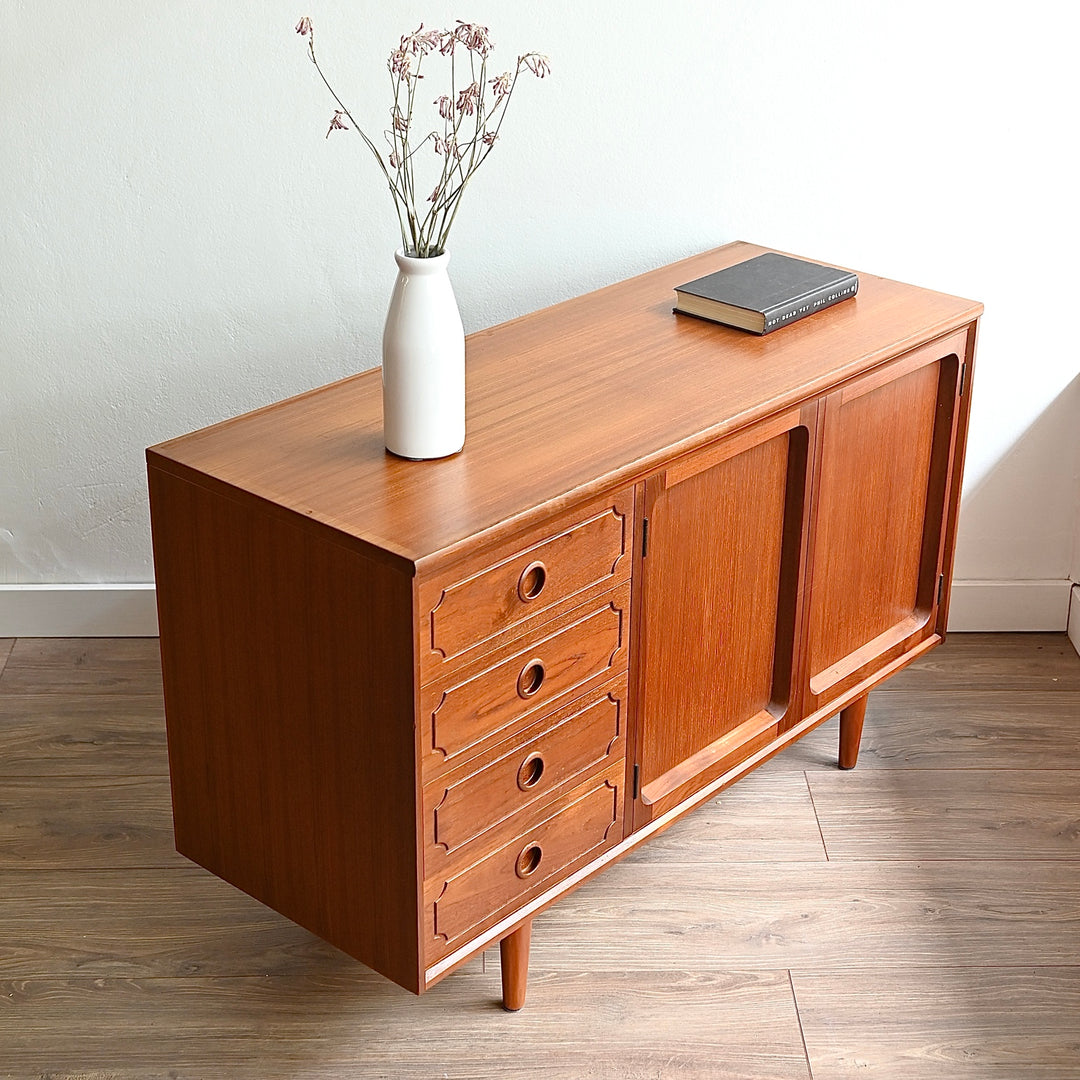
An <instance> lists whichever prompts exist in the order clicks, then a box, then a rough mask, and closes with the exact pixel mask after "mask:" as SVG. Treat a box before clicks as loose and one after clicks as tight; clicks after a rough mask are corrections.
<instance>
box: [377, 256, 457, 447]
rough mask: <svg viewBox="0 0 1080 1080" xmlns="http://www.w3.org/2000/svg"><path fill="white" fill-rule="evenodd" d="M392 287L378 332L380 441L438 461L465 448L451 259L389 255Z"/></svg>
mask: <svg viewBox="0 0 1080 1080" xmlns="http://www.w3.org/2000/svg"><path fill="white" fill-rule="evenodd" d="M394 258H395V259H396V260H397V264H398V276H397V281H396V282H395V284H394V292H393V295H392V296H391V297H390V310H389V311H388V312H387V313H386V326H385V327H384V329H383V349H382V356H383V360H382V392H383V440H384V442H385V443H386V448H387V450H389V451H390V452H391V453H394V454H397V455H399V456H400V457H405V458H415V459H423V458H441V457H447V456H448V455H450V454H456V453H457V452H458V451H459V450H460V449H461V448H462V446H464V445H465V330H464V328H463V327H462V325H461V313H460V312H459V311H458V306H457V300H456V299H455V298H454V290H453V287H452V286H451V285H450V277H449V275H448V274H447V272H446V267H447V264H448V263H449V262H450V256H449V255H447V254H445V253H444V254H442V255H436V256H435V257H434V258H431V259H417V258H413V257H412V256H409V255H405V254H403V253H402V252H401V251H397V252H395V253H394Z"/></svg>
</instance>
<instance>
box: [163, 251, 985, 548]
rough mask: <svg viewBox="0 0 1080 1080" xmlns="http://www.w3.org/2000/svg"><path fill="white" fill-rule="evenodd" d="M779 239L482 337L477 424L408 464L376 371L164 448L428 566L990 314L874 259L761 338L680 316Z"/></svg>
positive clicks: (476, 341)
mask: <svg viewBox="0 0 1080 1080" xmlns="http://www.w3.org/2000/svg"><path fill="white" fill-rule="evenodd" d="M764 250H766V249H764V248H760V247H757V246H755V245H753V244H746V243H735V244H728V245H726V246H725V247H723V248H718V249H716V250H715V251H711V252H706V253H704V254H702V255H697V256H695V257H693V258H690V259H686V260H683V261H682V262H678V263H674V264H672V265H671V266H666V267H663V268H661V269H659V270H654V271H652V272H650V273H647V274H643V275H641V276H640V277H637V278H633V279H631V280H629V281H625V282H620V283H619V284H617V285H612V286H609V287H608V288H605V289H601V290H599V291H597V292H595V293H590V294H589V295H587V296H583V297H577V298H576V299H573V300H567V301H565V302H564V303H561V304H556V305H555V306H554V307H551V308H547V309H545V310H544V311H540V312H536V313H535V314H532V315H528V316H525V317H523V318H520V319H516V320H514V321H512V322H509V323H506V324H504V325H502V326H497V327H493V328H492V329H490V330H484V331H481V332H479V333H476V334H471V335H470V336H469V339H468V341H467V343H466V370H467V378H468V398H467V402H468V403H467V412H468V415H467V437H466V444H465V449H464V450H463V451H462V452H461V453H460V454H458V455H456V456H455V457H451V458H447V459H444V460H442V461H437V462H409V461H404V460H401V459H399V458H395V457H393V456H391V455H390V454H388V453H387V452H386V451H385V450H384V449H383V444H382V419H381V398H380V383H379V373H378V371H370V372H365V373H363V374H361V375H357V376H353V377H351V378H349V379H345V380H343V381H341V382H338V383H334V384H332V385H331V386H328V387H321V388H319V389H316V390H312V391H309V392H308V393H307V394H303V395H300V396H299V397H297V398H293V399H290V400H289V401H285V402H281V403H278V404H275V405H271V406H268V407H266V408H265V409H261V410H258V411H256V412H253V413H249V414H247V415H245V416H242V417H238V418H236V419H233V420H228V421H225V422H224V423H222V424H218V425H216V426H214V427H211V428H207V429H205V430H204V431H202V432H198V433H195V434H193V435H187V436H184V437H182V438H179V439H175V440H172V441H171V442H168V443H164V444H162V445H160V446H158V447H155V448H153V449H152V450H151V451H150V461H151V463H152V464H154V465H156V466H157V467H159V468H162V469H168V470H170V471H176V472H179V473H181V474H182V475H185V476H187V477H188V478H190V479H194V480H196V481H198V482H200V483H204V484H208V485H211V486H215V487H219V486H221V485H227V486H228V487H229V489H231V491H232V493H233V496H234V497H236V498H240V499H250V498H258V499H260V500H263V501H265V502H266V503H267V504H269V506H270V508H271V510H272V512H277V513H284V514H286V515H287V516H288V517H289V518H290V519H292V517H293V516H294V515H295V516H296V517H297V518H298V519H299V520H300V521H301V523H306V524H307V525H308V526H309V527H312V528H316V527H318V526H324V527H327V528H329V530H331V534H332V535H333V536H334V537H336V538H337V539H338V542H341V543H348V544H353V545H357V546H359V547H362V548H364V549H365V550H368V552H369V553H370V554H372V555H373V556H375V557H378V558H391V559H393V558H395V557H396V558H398V559H400V560H403V561H406V562H415V563H417V564H418V565H420V566H425V565H426V564H427V563H428V562H429V561H430V560H432V559H433V557H434V556H437V555H440V554H441V555H443V556H446V555H449V554H451V553H453V552H454V551H455V550H460V549H462V548H463V546H465V545H468V546H469V547H472V546H474V545H476V544H478V543H482V542H493V541H497V540H499V539H501V538H502V537H504V536H506V535H508V534H509V532H510V531H512V530H514V529H518V528H523V527H524V526H525V525H526V524H527V523H530V522H531V523H535V521H536V520H537V517H538V516H541V515H542V516H544V517H547V516H550V514H551V513H552V511H553V510H554V509H556V508H557V507H558V506H559V505H560V504H561V505H563V506H565V505H568V504H569V503H570V502H571V501H574V502H577V501H580V500H581V499H583V498H585V497H587V496H588V495H590V494H591V493H594V492H597V491H599V490H601V489H602V488H607V487H610V486H612V485H613V484H615V483H618V481H619V480H620V479H623V480H632V479H634V478H637V477H640V476H643V475H644V474H645V473H647V472H648V471H650V470H651V469H654V468H656V467H657V466H658V465H661V464H663V463H664V462H665V461H667V460H669V459H670V458H672V457H674V456H675V455H676V454H677V453H682V452H686V451H689V450H692V449H695V448H696V447H699V446H703V445H705V444H707V443H709V442H711V441H714V440H715V439H716V438H717V437H718V436H720V435H723V434H725V433H727V432H731V431H734V430H736V429H738V428H740V427H743V426H745V425H746V424H748V423H750V422H752V421H754V420H757V419H760V418H763V417H765V416H768V415H770V414H772V413H776V412H779V411H781V410H783V409H784V408H786V407H790V406H792V405H795V404H797V403H798V402H800V401H802V400H805V399H807V398H810V397H813V396H815V395H817V394H819V393H821V392H822V391H823V390H824V389H826V388H828V387H829V386H832V385H835V384H837V383H839V382H841V381H843V380H844V379H845V378H848V377H850V376H852V375H855V374H859V373H861V372H863V371H865V370H867V369H869V368H872V367H874V366H875V365H876V364H879V363H881V362H882V361H884V360H886V359H889V358H890V357H892V356H896V355H898V354H900V353H902V352H904V351H905V350H906V349H909V348H911V347H913V346H915V345H919V344H921V343H922V342H923V341H926V340H928V339H930V338H933V337H937V336H940V335H942V334H946V333H948V332H949V331H951V330H955V329H957V328H959V327H961V326H964V325H966V324H968V323H970V322H971V321H972V320H973V319H975V318H976V317H977V316H978V315H979V313H980V311H981V305H979V304H976V303H973V302H971V301H968V300H961V299H958V298H956V297H952V296H946V295H944V294H941V293H935V292H931V291H928V290H926V289H920V288H916V287H914V286H910V285H904V284H900V283H898V282H893V281H888V280H886V279H884V278H879V277H874V276H873V275H871V274H861V275H860V285H859V293H858V295H857V296H856V297H855V298H854V299H853V300H851V301H847V302H845V303H843V304H840V305H838V306H837V307H835V308H832V309H830V310H828V311H825V312H822V313H820V314H818V315H815V316H813V317H812V318H808V319H805V320H803V321H802V322H800V323H797V324H795V325H793V326H790V327H787V328H785V330H784V331H783V333H775V334H769V335H767V336H765V337H761V338H759V337H754V336H752V335H749V334H745V333H743V332H741V331H738V330H733V329H730V328H728V327H722V326H717V325H715V324H712V323H705V322H702V321H701V320H698V319H691V318H682V317H677V316H675V315H673V314H672V310H671V308H672V302H673V295H674V294H673V291H672V290H673V288H674V286H675V285H677V284H680V283H681V282H684V281H687V280H690V279H692V278H694V277H696V276H700V275H702V274H705V273H709V272H711V271H713V270H718V269H721V268H722V267H724V266H729V265H731V264H732V263H736V262H740V261H742V260H744V259H748V258H751V257H753V256H754V255H757V254H761V253H762V252H763V251H764ZM525 403H527V406H526V404H525ZM613 403H617V407H612V405H613Z"/></svg>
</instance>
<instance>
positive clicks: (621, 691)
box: [424, 677, 626, 873]
mask: <svg viewBox="0 0 1080 1080" xmlns="http://www.w3.org/2000/svg"><path fill="white" fill-rule="evenodd" d="M625 695H626V679H625V677H623V678H619V679H616V680H615V683H614V684H613V685H610V686H606V687H605V688H604V690H602V691H601V692H600V693H599V694H591V695H589V696H588V697H586V698H582V699H579V700H578V701H576V702H574V704H573V705H570V706H568V707H567V708H565V709H561V710H560V711H559V712H557V713H556V714H555V715H554V716H549V717H547V718H545V719H544V721H543V726H542V727H540V728H539V730H537V728H538V727H539V725H532V726H530V728H529V729H528V730H527V731H526V732H524V733H522V735H521V736H519V737H517V738H515V739H511V740H507V741H506V742H504V743H502V744H500V745H499V746H497V747H496V748H495V749H494V751H492V752H490V753H488V754H486V755H483V756H482V757H480V758H477V759H475V760H474V762H473V763H471V764H470V765H469V766H467V767H466V768H463V769H457V770H455V771H454V772H453V773H452V774H450V775H449V776H447V777H445V778H444V779H443V780H441V781H439V782H438V783H434V784H431V785H429V786H428V787H427V788H426V790H425V793H424V808H425V813H424V820H425V835H426V839H427V845H428V849H429V850H428V858H427V862H426V865H427V873H430V872H431V869H432V867H434V866H438V865H439V864H440V863H442V862H445V861H446V858H447V857H448V856H450V855H455V854H456V853H457V852H458V851H459V850H460V849H461V848H462V845H464V844H467V843H468V842H469V841H470V840H473V839H474V838H475V837H477V836H480V835H481V834H482V833H485V832H487V830H489V829H492V828H494V827H496V826H498V825H500V824H503V823H505V824H504V829H505V828H506V827H510V828H513V823H512V822H507V820H506V819H507V818H510V817H512V816H513V815H516V814H519V813H521V812H522V811H524V810H526V809H527V808H529V807H531V806H534V805H536V804H537V803H538V801H539V800H541V799H545V798H548V797H549V796H551V795H552V794H553V793H556V792H557V791H558V789H559V788H560V787H563V786H564V785H568V784H569V783H570V782H572V781H573V780H574V778H575V777H581V776H582V775H583V774H585V773H586V772H595V771H599V770H600V769H603V768H604V767H605V766H607V765H609V764H612V763H613V762H615V761H617V760H621V759H622V757H623V753H624V751H623V746H624V742H625V739H624V733H625V727H626V721H625V716H624V701H625ZM502 831H503V830H500V832H502Z"/></svg>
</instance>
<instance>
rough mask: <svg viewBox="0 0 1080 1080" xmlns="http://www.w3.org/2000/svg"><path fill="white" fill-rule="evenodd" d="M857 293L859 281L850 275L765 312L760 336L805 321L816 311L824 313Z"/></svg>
mask: <svg viewBox="0 0 1080 1080" xmlns="http://www.w3.org/2000/svg"><path fill="white" fill-rule="evenodd" d="M858 291H859V279H858V278H857V277H856V276H855V275H854V274H852V275H851V277H849V278H844V280H843V281H838V282H835V283H834V284H832V285H826V286H825V288H823V289H819V290H818V291H817V292H814V293H811V294H810V295H809V296H800V297H799V299H798V300H792V301H791V302H790V303H787V304H780V305H778V306H777V307H774V308H770V309H769V310H768V311H766V312H765V329H764V330H762V334H770V333H772V331H773V330H779V329H780V327H781V326H787V325H788V324H789V323H793V322H798V321H799V319H805V318H806V316H807V315H813V314H814V312H816V311H824V310H825V309H826V308H830V307H832V306H833V304H839V303H840V301H841V300H847V299H849V298H850V297H852V296H854V295H855V294H856V293H857V292H858Z"/></svg>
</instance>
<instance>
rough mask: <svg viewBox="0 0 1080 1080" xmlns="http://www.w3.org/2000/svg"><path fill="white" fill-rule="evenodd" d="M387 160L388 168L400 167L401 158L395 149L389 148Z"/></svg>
mask: <svg viewBox="0 0 1080 1080" xmlns="http://www.w3.org/2000/svg"><path fill="white" fill-rule="evenodd" d="M389 161H390V168H391V169H399V168H401V158H399V157H398V156H397V151H396V150H391V151H390V158H389Z"/></svg>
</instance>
